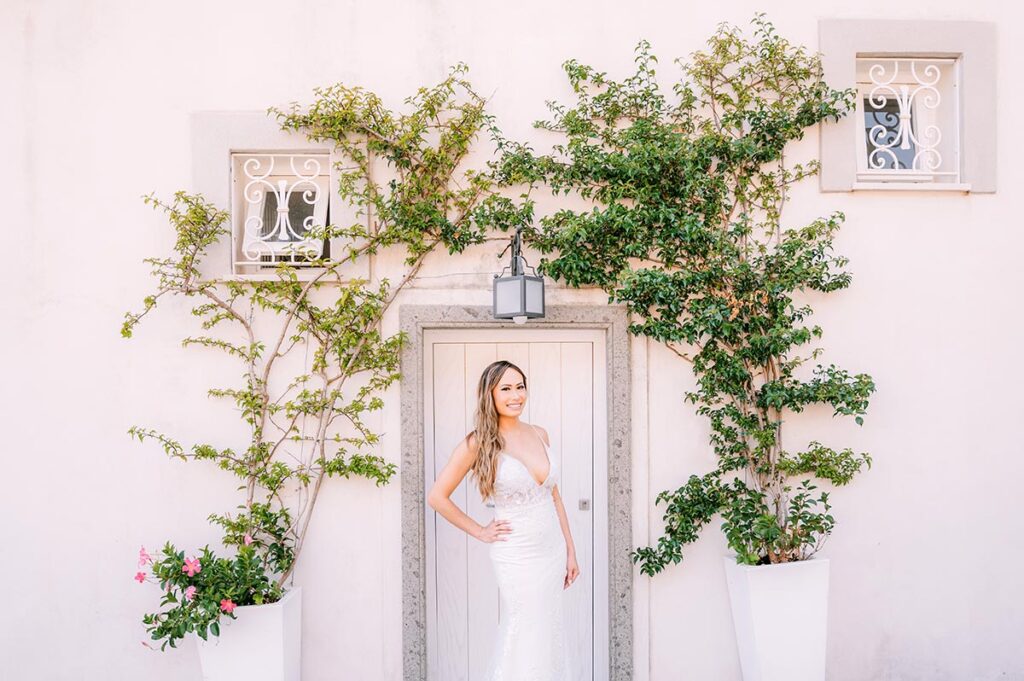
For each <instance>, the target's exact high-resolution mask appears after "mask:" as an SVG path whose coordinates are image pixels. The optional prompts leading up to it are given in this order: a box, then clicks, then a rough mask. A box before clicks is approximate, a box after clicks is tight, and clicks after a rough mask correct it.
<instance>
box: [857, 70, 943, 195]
mask: <svg viewBox="0 0 1024 681" xmlns="http://www.w3.org/2000/svg"><path fill="white" fill-rule="evenodd" d="M959 78H960V64H959V60H958V59H953V58H924V57H921V58H910V57H888V56H877V57H865V56H859V57H858V58H857V93H858V96H857V113H856V115H857V120H858V124H857V126H856V129H857V150H858V153H857V181H858V184H859V185H862V186H864V185H867V186H871V185H872V184H875V183H884V184H886V185H894V184H899V183H907V184H910V185H914V186H921V185H924V184H927V185H943V186H950V185H952V186H960V183H961V178H960V165H961V164H960V102H959V87H958V86H959Z"/></svg>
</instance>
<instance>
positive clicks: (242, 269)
mask: <svg viewBox="0 0 1024 681" xmlns="http://www.w3.org/2000/svg"><path fill="white" fill-rule="evenodd" d="M330 168H331V163H330V158H329V156H328V155H327V154H309V153H295V154H281V153H234V154H232V155H231V172H232V205H233V210H232V216H233V223H234V224H233V230H232V234H233V240H232V243H233V248H232V252H233V262H234V269H235V272H236V273H238V274H246V273H259V272H260V271H264V270H268V269H272V268H274V267H276V266H277V265H278V264H279V263H281V262H288V263H290V264H292V265H294V266H296V267H307V266H309V264H310V262H311V261H313V260H315V259H318V258H329V257H330V242H329V241H328V240H326V239H313V238H310V237H309V236H308V234H309V231H310V230H311V229H312V228H314V227H323V226H324V225H326V224H329V221H330V210H329V206H330V191H329V188H330Z"/></svg>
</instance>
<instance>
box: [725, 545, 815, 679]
mask: <svg viewBox="0 0 1024 681" xmlns="http://www.w3.org/2000/svg"><path fill="white" fill-rule="evenodd" d="M828 574H829V563H828V560H827V559H810V560H802V561H796V562H792V563H782V564H777V565H737V564H736V558H735V556H727V557H726V558H725V576H726V580H727V582H728V585H729V601H730V603H731V604H732V619H733V625H734V626H735V629H736V644H737V647H738V649H739V655H740V667H741V669H742V670H743V681H825V644H826V641H827V621H828Z"/></svg>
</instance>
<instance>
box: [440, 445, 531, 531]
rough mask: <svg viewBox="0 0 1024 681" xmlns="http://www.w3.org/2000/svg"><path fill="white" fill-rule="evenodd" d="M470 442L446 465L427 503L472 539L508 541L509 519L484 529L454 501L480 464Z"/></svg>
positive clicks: (456, 450) (458, 449) (494, 522)
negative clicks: (469, 475)
mask: <svg viewBox="0 0 1024 681" xmlns="http://www.w3.org/2000/svg"><path fill="white" fill-rule="evenodd" d="M468 440H469V438H463V439H462V442H460V443H459V446H458V447H456V448H455V451H454V452H452V455H451V456H450V457H449V458H448V463H447V464H445V467H444V469H443V470H442V471H441V473H440V474H439V475H438V476H437V479H436V480H435V481H434V486H433V487H431V488H430V493H429V494H427V503H428V504H429V505H430V508H432V509H434V510H435V511H437V512H438V513H440V514H441V515H442V516H443V517H444V518H445V520H447V521H448V522H450V523H451V524H452V525H454V526H455V527H457V528H459V529H460V530H462V531H463V532H465V533H466V534H468V535H469V536H471V537H474V538H476V539H479V540H480V541H482V542H487V543H490V542H493V541H496V540H499V539H500V540H501V541H506V538H505V535H506V534H508V533H509V532H510V531H511V530H510V529H509V527H508V521H507V520H492V521H491V522H490V523H488V524H487V525H486V526H481V525H480V523H478V522H476V521H475V520H473V519H472V518H470V517H469V516H468V515H466V514H465V513H464V512H463V511H462V509H460V508H459V507H458V506H456V505H455V502H453V501H452V500H451V495H452V492H454V491H455V488H456V487H458V486H459V485H460V484H461V483H462V480H463V479H464V478H465V477H466V473H468V472H469V469H470V468H471V467H472V466H473V462H474V461H476V447H475V446H470V444H469V442H468Z"/></svg>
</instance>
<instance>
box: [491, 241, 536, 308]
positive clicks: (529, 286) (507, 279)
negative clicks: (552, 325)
mask: <svg viewBox="0 0 1024 681" xmlns="http://www.w3.org/2000/svg"><path fill="white" fill-rule="evenodd" d="M522 243H523V242H522V227H518V228H516V233H515V235H514V236H513V237H512V239H511V242H510V244H509V246H511V248H512V265H511V274H510V275H508V276H503V275H504V274H505V272H506V271H508V270H509V269H510V268H509V267H506V268H505V269H503V270H502V271H501V274H495V275H494V318H495V319H511V320H512V321H514V322H515V323H516V324H523V323H525V322H526V320H527V319H531V318H533V317H543V316H544V277H542V276H539V275H538V274H537V270H536V269H534V268H533V267H530V269H531V270H533V274H532V275H531V274H526V272H525V269H524V265H525V264H526V258H524V257H523V255H522ZM508 248H509V247H508V246H506V247H505V251H507V250H508ZM505 251H502V252H501V253H500V254H499V255H498V257H499V258H500V257H501V256H502V255H505Z"/></svg>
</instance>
